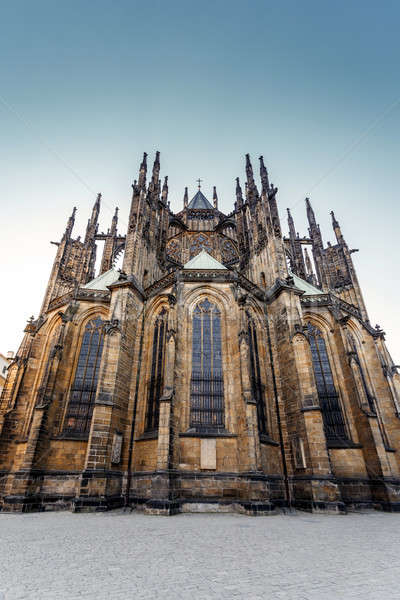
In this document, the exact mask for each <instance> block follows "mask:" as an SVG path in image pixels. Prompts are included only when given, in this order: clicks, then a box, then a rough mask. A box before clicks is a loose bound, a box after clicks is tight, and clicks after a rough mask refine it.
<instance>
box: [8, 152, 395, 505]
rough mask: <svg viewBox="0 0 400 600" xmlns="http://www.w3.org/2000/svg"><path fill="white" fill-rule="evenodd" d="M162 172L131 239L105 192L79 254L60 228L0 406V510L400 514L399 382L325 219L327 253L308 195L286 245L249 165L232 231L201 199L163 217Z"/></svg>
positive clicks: (135, 203)
mask: <svg viewBox="0 0 400 600" xmlns="http://www.w3.org/2000/svg"><path fill="white" fill-rule="evenodd" d="M159 176H160V161H159V153H157V154H156V158H155V161H154V166H153V170H152V174H151V179H150V181H149V182H147V157H146V155H144V158H143V161H142V164H141V166H140V170H139V177H138V180H137V181H135V183H134V184H133V186H132V188H133V194H132V202H131V210H130V215H129V223H128V229H127V231H126V233H125V235H120V234H119V233H118V231H117V226H118V215H117V211H116V212H115V215H114V217H113V219H112V223H111V227H110V229H109V230H108V231H107V233H99V232H98V225H97V222H98V216H99V211H100V203H101V197H100V195H99V196H98V198H97V200H96V203H95V205H94V208H93V211H92V215H91V218H90V219H89V222H88V226H87V231H86V235H85V238H84V240H83V241H81V240H80V238H78V239H73V238H72V230H73V225H74V218H75V209H74V211H73V214H72V216H71V218H70V219H69V220H68V224H67V227H66V230H65V233H64V235H63V237H62V240H61V241H60V243H59V244H58V245H57V246H58V247H57V253H56V258H55V261H54V265H53V269H52V272H51V276H50V280H49V283H48V286H47V290H46V292H45V296H44V301H43V305H42V309H41V314H40V316H39V317H38V318H37V319H36V320H33V319H31V320H30V321H29V322H28V324H27V326H26V328H25V332H24V337H23V340H22V343H21V346H20V348H19V351H18V353H17V355H16V356H15V358H14V359H13V361H12V363H11V365H10V367H9V369H8V374H7V380H6V383H5V387H4V390H3V393H2V396H1V405H0V469H1V479H0V498H1V507H2V509H3V510H7V511H30V510H47V509H63V508H69V509H72V510H75V511H86V510H107V509H110V508H113V507H117V506H135V507H137V508H138V509H143V510H145V511H146V512H148V513H150V514H175V513H177V512H182V511H186V512H190V511H193V512H197V511H201V510H210V511H214V510H225V511H226V510H237V511H239V512H243V513H247V514H271V513H273V512H274V511H276V510H277V509H279V508H280V507H284V506H295V507H298V508H301V509H306V510H315V511H319V510H332V511H336V512H337V511H345V510H346V509H351V508H354V507H375V508H379V509H383V510H391V511H395V510H399V509H400V499H399V498H400V496H399V494H400V474H399V468H400V459H399V453H400V418H399V417H400V386H399V375H398V373H397V369H396V366H395V365H394V364H393V361H392V359H391V357H390V355H389V353H388V350H387V348H386V346H385V341H384V332H383V331H382V330H381V329H380V328H379V327H378V326H376V327H375V328H374V327H372V326H371V325H370V323H369V320H368V315H367V312H366V308H365V305H364V301H363V298H362V293H361V290H360V286H359V283H358V280H357V276H356V273H355V269H354V265H353V262H352V257H351V254H352V250H350V249H349V248H348V246H347V244H346V242H345V240H344V238H343V235H342V233H341V229H340V227H339V224H338V222H337V220H336V218H335V216H334V215H333V213H332V223H333V228H334V232H335V234H336V239H337V244H336V245H334V246H332V245H328V247H324V244H323V241H322V236H321V232H320V229H319V226H318V224H317V223H316V219H315V215H314V212H313V209H312V207H311V204H310V202H309V200H308V199H307V201H306V204H307V214H308V219H309V224H310V229H309V235H308V236H306V237H302V238H300V237H299V236H298V234H296V233H295V227H294V223H293V219H292V217H291V215H290V213H289V236H288V237H287V238H285V237H284V236H283V234H282V229H281V223H280V219H279V214H278V208H277V201H276V195H277V188H275V187H274V186H273V185H271V184H270V183H269V179H268V173H267V170H266V168H265V166H264V163H263V160H262V157H261V158H260V176H261V191H259V189H258V187H257V184H256V181H255V178H254V175H253V169H252V165H251V162H250V158H249V157H248V156H246V179H247V182H246V183H247V184H246V193H245V197H244V196H243V193H242V188H241V186H240V182H239V180H237V187H236V202H235V205H234V210H233V211H232V212H231V213H230V214H229V215H225V214H223V213H221V212H220V211H219V209H218V197H217V192H216V190H215V188H214V194H213V203H212V204H211V203H210V202H209V201H208V200H207V198H206V197H205V196H204V195H203V193H202V192H201V190H200V188H199V190H198V192H197V194H196V195H195V196H194V198H193V199H192V200H191V201H190V202H189V197H188V193H187V190H186V191H185V195H184V207H183V210H182V211H181V212H179V213H177V214H174V213H173V212H172V211H171V209H170V205H169V201H168V181H167V178H165V180H164V184H163V186H161V182H160V178H159ZM99 240H101V241H104V252H103V257H102V260H101V267H100V273H99V276H98V277H97V278H96V277H95V272H94V269H95V259H96V242H97V241H99ZM307 248H308V249H309V250H311V252H312V260H311V258H310V254H309V253H308V251H307ZM122 251H124V259H123V268H122V270H121V271H119V272H117V271H115V270H114V269H113V264H114V262H115V260H116V258H117V257H118V255H119V254H120V253H121V252H122Z"/></svg>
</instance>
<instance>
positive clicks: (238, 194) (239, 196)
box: [236, 177, 243, 207]
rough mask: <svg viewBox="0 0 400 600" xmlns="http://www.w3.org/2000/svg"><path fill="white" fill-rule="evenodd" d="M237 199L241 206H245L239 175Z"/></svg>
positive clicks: (237, 178) (237, 179)
mask: <svg viewBox="0 0 400 600" xmlns="http://www.w3.org/2000/svg"><path fill="white" fill-rule="evenodd" d="M236 200H237V204H238V206H239V207H240V206H243V192H242V188H241V187H240V180H239V177H236Z"/></svg>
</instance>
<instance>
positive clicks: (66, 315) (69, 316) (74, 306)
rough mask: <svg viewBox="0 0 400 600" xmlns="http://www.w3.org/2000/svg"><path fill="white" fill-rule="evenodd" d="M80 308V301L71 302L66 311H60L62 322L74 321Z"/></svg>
mask: <svg viewBox="0 0 400 600" xmlns="http://www.w3.org/2000/svg"><path fill="white" fill-rule="evenodd" d="M78 308H79V303H78V302H74V301H72V302H70V303H69V304H68V306H67V308H66V309H65V311H64V312H60V313H59V315H60V317H61V320H62V322H63V323H68V322H69V321H72V320H73V318H74V316H75V315H76V313H77V311H78Z"/></svg>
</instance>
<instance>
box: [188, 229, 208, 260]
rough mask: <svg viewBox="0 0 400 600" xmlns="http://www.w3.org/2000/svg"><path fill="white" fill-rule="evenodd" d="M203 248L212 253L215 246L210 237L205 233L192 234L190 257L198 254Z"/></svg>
mask: <svg viewBox="0 0 400 600" xmlns="http://www.w3.org/2000/svg"><path fill="white" fill-rule="evenodd" d="M202 250H205V251H206V252H208V254H212V252H213V246H212V242H211V240H210V238H209V237H208V236H207V235H204V234H203V233H200V234H199V235H196V236H192V239H191V240H190V258H193V257H194V256H197V255H198V254H199V253H200V252H201V251H202Z"/></svg>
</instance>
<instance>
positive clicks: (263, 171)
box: [259, 156, 269, 195]
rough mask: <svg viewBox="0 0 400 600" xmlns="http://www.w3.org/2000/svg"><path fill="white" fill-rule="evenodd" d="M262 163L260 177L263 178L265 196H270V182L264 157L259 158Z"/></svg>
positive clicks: (262, 184)
mask: <svg viewBox="0 0 400 600" xmlns="http://www.w3.org/2000/svg"><path fill="white" fill-rule="evenodd" d="M259 161H260V177H261V186H262V192H263V194H266V195H268V191H269V180H268V171H267V169H266V167H265V165H264V157H263V156H260V157H259Z"/></svg>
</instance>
